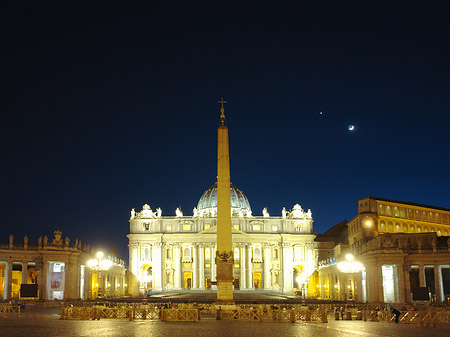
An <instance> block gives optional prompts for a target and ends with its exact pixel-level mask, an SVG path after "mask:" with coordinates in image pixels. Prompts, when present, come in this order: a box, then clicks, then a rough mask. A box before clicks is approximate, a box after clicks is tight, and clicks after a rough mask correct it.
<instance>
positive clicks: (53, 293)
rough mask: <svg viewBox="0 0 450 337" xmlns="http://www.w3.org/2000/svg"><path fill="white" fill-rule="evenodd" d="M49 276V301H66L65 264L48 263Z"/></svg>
mask: <svg viewBox="0 0 450 337" xmlns="http://www.w3.org/2000/svg"><path fill="white" fill-rule="evenodd" d="M48 267H49V268H48V271H47V273H48V275H47V299H49V300H55V299H56V300H62V299H64V284H65V268H66V264H65V263H64V262H57V261H50V262H48Z"/></svg>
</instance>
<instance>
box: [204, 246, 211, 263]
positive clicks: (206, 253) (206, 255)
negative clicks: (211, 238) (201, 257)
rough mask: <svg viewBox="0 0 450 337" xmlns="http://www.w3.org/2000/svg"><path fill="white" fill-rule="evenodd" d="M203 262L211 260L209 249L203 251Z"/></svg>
mask: <svg viewBox="0 0 450 337" xmlns="http://www.w3.org/2000/svg"><path fill="white" fill-rule="evenodd" d="M205 260H208V261H209V260H211V248H209V247H206V249H205Z"/></svg>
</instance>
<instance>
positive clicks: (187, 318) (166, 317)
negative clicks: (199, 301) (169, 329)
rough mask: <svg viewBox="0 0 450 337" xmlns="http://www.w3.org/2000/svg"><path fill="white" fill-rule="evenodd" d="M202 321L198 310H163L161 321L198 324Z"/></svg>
mask: <svg viewBox="0 0 450 337" xmlns="http://www.w3.org/2000/svg"><path fill="white" fill-rule="evenodd" d="M199 319H200V317H199V311H198V309H162V310H161V321H163V322H166V321H176V322H197V321H198V320H199Z"/></svg>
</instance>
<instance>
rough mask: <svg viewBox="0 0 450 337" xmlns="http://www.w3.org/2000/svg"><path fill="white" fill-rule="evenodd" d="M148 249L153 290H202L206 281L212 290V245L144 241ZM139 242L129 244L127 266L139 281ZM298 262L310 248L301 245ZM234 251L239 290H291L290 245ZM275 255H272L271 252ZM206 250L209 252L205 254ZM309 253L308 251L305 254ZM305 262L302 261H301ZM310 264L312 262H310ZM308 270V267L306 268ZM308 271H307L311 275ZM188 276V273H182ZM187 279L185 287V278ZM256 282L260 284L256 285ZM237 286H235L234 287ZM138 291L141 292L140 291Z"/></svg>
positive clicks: (252, 245) (238, 245)
mask: <svg viewBox="0 0 450 337" xmlns="http://www.w3.org/2000/svg"><path fill="white" fill-rule="evenodd" d="M143 244H144V243H142V245H143ZM145 244H150V245H151V246H152V254H151V255H152V259H151V268H152V269H151V270H152V271H151V272H152V289H153V290H170V289H178V290H182V289H186V288H187V289H192V290H205V289H207V287H208V283H207V281H211V282H212V287H211V288H212V289H215V285H214V283H215V281H216V264H215V251H216V243H215V242H194V243H186V244H184V243H181V242H180V241H178V242H173V243H172V242H170V241H168V242H164V243H161V242H158V243H151V242H146V243H145ZM140 247H141V245H140V244H139V243H136V242H135V243H132V244H130V253H131V254H130V255H131V256H132V258H131V259H130V267H131V270H132V272H133V273H135V274H136V276H137V277H138V278H139V273H140V272H141V270H140V268H141V267H140V266H141V265H144V264H145V263H146V262H145V261H143V260H141V258H140V255H139V251H140ZM255 247H258V249H260V250H261V257H262V258H261V259H260V260H258V259H254V258H253V250H254V249H255ZM303 247H304V248H303V251H302V252H303V255H302V260H304V259H307V258H310V259H311V261H312V259H313V247H309V249H307V248H305V247H306V245H305V244H303ZM186 248H189V252H190V255H189V256H185V255H184V253H183V250H184V249H186ZM235 248H238V249H239V254H237V252H236V254H235V251H234V250H233V254H234V255H235V256H234V277H235V279H239V289H242V290H244V289H255V288H260V289H274V285H275V284H276V287H277V288H276V289H277V290H281V291H284V292H288V291H290V290H292V289H293V287H294V284H293V267H294V264H295V261H294V255H293V251H292V250H293V246H292V244H291V243H286V242H285V243H269V242H266V243H265V242H262V243H248V242H237V243H234V244H233V249H235ZM274 248H275V249H276V250H277V252H276V256H273V249H274ZM206 249H209V250H210V251H209V253H208V254H206V255H205V252H206ZM309 250H311V251H309ZM297 262H298V261H297ZM304 262H306V261H304ZM311 263H312V264H313V262H311ZM309 269H311V268H309ZM309 269H308V271H309V272H312V271H310V270H309ZM185 273H188V274H185ZM255 273H257V274H258V275H256V276H257V278H256V279H257V285H255ZM187 278H188V279H189V284H187V283H186V279H187ZM259 280H260V281H261V282H259ZM236 286H237V285H236ZM141 291H143V289H142V288H141Z"/></svg>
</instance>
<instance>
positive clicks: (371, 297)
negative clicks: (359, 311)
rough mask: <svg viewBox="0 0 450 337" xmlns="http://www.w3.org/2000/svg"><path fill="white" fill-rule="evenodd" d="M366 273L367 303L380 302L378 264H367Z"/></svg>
mask: <svg viewBox="0 0 450 337" xmlns="http://www.w3.org/2000/svg"><path fill="white" fill-rule="evenodd" d="M366 271H367V274H366V286H367V302H375V301H378V294H377V291H378V290H377V265H376V263H373V262H371V263H367V267H366Z"/></svg>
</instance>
